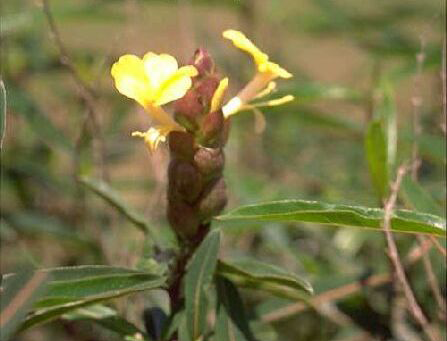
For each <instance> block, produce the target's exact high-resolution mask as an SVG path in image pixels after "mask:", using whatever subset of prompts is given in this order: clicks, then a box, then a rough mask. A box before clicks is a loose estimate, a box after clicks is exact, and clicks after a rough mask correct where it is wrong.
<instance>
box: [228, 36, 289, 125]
mask: <svg viewBox="0 0 447 341" xmlns="http://www.w3.org/2000/svg"><path fill="white" fill-rule="evenodd" d="M223 36H224V38H226V39H229V40H231V41H232V42H233V44H234V45H235V46H236V47H238V48H240V49H241V50H243V51H245V52H247V53H249V54H250V55H251V56H252V57H253V60H254V62H255V63H256V66H257V71H258V72H257V73H256V75H255V76H254V77H253V79H252V80H251V81H250V82H249V83H248V84H247V85H246V86H245V87H244V88H243V89H242V90H241V91H239V93H238V94H237V96H235V97H234V98H232V99H231V100H230V101H229V102H228V103H227V104H225V105H224V106H223V107H222V111H223V113H224V116H225V117H229V116H231V115H234V114H236V113H238V112H240V111H243V110H248V109H251V110H253V109H254V108H257V107H260V106H275V105H280V104H284V103H286V102H289V101H291V100H293V96H291V95H288V96H285V97H283V98H280V99H277V100H271V101H267V102H263V103H258V104H252V105H250V104H249V102H250V101H251V100H253V99H257V98H261V97H264V96H266V95H268V94H270V93H271V92H272V91H274V90H275V88H276V83H275V82H272V81H273V80H274V79H276V78H290V77H292V74H291V73H290V72H288V71H287V70H285V69H284V68H282V67H281V66H279V65H278V64H276V63H273V62H271V61H270V60H269V56H268V55H267V54H265V53H264V52H262V51H261V50H260V49H259V48H258V47H257V46H256V45H255V44H253V43H252V42H251V41H250V40H249V39H248V38H247V37H246V36H245V35H244V34H243V33H242V32H239V31H236V30H226V31H224V32H223ZM258 116H259V115H258Z"/></svg>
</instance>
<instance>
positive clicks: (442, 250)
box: [430, 236, 447, 257]
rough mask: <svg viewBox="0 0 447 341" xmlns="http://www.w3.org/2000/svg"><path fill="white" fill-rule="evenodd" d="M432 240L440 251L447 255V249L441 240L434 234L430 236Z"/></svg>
mask: <svg viewBox="0 0 447 341" xmlns="http://www.w3.org/2000/svg"><path fill="white" fill-rule="evenodd" d="M430 240H431V241H432V242H433V245H434V246H435V247H436V249H437V250H438V251H439V253H440V254H441V255H443V256H444V257H447V251H446V249H445V248H444V247H442V245H441V244H440V243H439V241H438V240H437V239H436V238H435V237H434V236H430Z"/></svg>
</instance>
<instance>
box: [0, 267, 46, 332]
mask: <svg viewBox="0 0 447 341" xmlns="http://www.w3.org/2000/svg"><path fill="white" fill-rule="evenodd" d="M47 279H48V274H47V273H42V272H36V273H33V272H31V271H30V272H23V273H20V274H17V275H15V276H10V278H8V279H7V280H3V281H2V290H1V300H0V308H1V311H0V330H1V339H2V340H3V341H6V340H8V339H9V338H10V337H11V336H12V335H13V334H14V333H15V331H16V330H17V329H18V328H19V326H20V324H21V323H22V322H23V320H24V318H25V316H26V314H27V313H28V311H29V309H30V308H31V306H32V304H33V303H34V302H35V301H36V300H37V299H38V298H39V297H40V296H42V295H43V293H44V291H45V287H46V282H47Z"/></svg>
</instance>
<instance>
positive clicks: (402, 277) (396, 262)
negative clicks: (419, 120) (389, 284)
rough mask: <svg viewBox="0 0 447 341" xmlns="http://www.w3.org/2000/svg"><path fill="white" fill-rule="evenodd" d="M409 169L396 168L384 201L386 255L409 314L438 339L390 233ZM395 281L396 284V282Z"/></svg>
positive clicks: (427, 332) (434, 338) (432, 336)
mask: <svg viewBox="0 0 447 341" xmlns="http://www.w3.org/2000/svg"><path fill="white" fill-rule="evenodd" d="M408 170H409V167H408V166H407V165H406V164H404V165H401V166H400V167H399V169H398V170H397V176H396V180H395V181H394V182H393V183H392V184H391V192H390V195H389V197H388V199H387V200H385V203H384V220H383V230H384V232H385V237H386V241H387V245H388V257H389V259H390V262H391V264H392V266H393V270H394V273H395V276H396V279H397V283H398V284H399V285H400V287H401V288H402V290H403V293H404V296H405V299H406V300H407V304H408V308H409V311H410V313H411V315H412V316H413V317H414V319H415V320H416V321H417V323H418V324H419V325H420V326H421V327H422V330H423V331H424V334H425V335H426V336H427V337H428V338H429V339H430V340H431V341H435V340H438V335H437V333H436V332H435V330H434V329H433V328H432V327H431V326H430V324H429V322H428V320H427V318H426V317H425V315H424V313H423V312H422V309H421V307H420V306H419V304H418V302H417V301H416V297H415V296H414V293H413V290H412V289H411V286H410V284H409V282H408V280H407V276H406V274H405V271H404V267H403V265H402V263H401V261H400V257H399V253H398V250H397V246H396V242H395V240H394V237H393V234H392V233H391V217H392V214H393V210H394V207H395V205H396V200H397V193H398V191H399V188H400V185H401V182H402V179H403V177H404V175H405V174H406V173H407V171H408ZM397 283H396V284H397Z"/></svg>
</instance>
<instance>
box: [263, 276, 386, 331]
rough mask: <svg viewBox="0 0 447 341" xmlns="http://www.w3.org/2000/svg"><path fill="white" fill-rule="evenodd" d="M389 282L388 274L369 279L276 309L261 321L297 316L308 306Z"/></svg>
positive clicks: (266, 321)
mask: <svg viewBox="0 0 447 341" xmlns="http://www.w3.org/2000/svg"><path fill="white" fill-rule="evenodd" d="M389 281H390V276H389V275H388V274H380V275H374V276H371V277H369V278H368V279H367V280H365V281H364V282H362V283H360V282H354V283H349V284H347V285H344V286H341V287H338V288H335V289H332V290H328V291H325V292H323V293H321V294H320V295H318V296H315V297H313V298H311V299H310V300H309V301H308V302H297V303H294V304H291V305H288V306H285V307H283V308H280V309H277V310H275V311H273V312H271V313H269V314H266V315H264V316H262V318H261V321H262V322H265V323H268V322H273V321H277V320H280V319H283V318H285V317H287V316H290V315H294V314H298V313H300V312H302V311H304V310H306V309H307V308H308V307H309V306H318V305H321V304H323V303H326V302H329V301H335V300H339V299H340V298H343V297H346V296H348V295H351V294H352V293H355V292H357V291H359V290H361V289H362V288H363V287H364V286H365V285H367V286H370V287H376V286H379V285H382V284H385V283H387V282H389Z"/></svg>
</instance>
